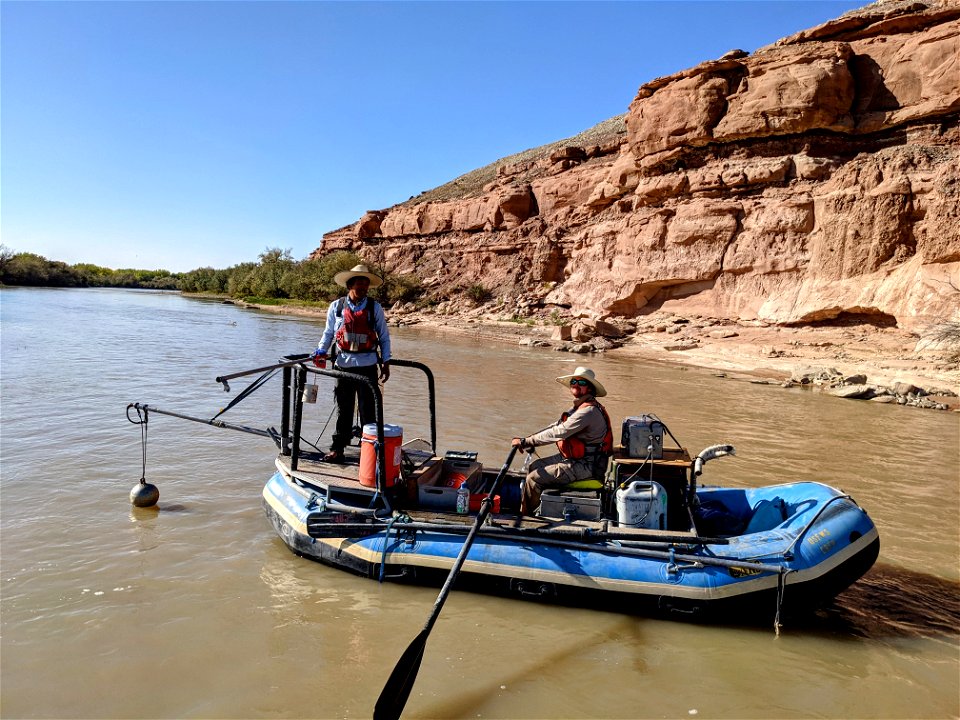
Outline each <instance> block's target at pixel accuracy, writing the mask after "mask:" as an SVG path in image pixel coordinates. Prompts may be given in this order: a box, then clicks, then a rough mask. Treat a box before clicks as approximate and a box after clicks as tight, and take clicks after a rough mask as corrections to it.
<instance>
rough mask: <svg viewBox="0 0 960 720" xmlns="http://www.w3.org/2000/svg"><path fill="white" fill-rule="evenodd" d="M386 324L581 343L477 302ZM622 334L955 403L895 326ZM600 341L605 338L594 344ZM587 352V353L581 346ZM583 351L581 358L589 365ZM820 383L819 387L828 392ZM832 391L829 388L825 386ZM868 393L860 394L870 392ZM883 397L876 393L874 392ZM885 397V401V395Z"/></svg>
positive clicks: (674, 324) (952, 370) (634, 347)
mask: <svg viewBox="0 0 960 720" xmlns="http://www.w3.org/2000/svg"><path fill="white" fill-rule="evenodd" d="M237 305H240V306H244V307H251V308H256V309H260V310H264V311H267V312H273V313H279V314H286V315H297V316H301V317H313V318H320V319H322V318H324V317H325V316H326V311H325V310H324V309H319V308H305V307H296V306H283V305H262V306H261V305H251V304H247V303H242V302H237ZM388 316H389V317H388V321H389V322H390V324H391V325H394V326H396V325H400V326H403V325H421V326H424V327H430V328H435V329H437V330H441V331H445V332H452V333H455V334H458V335H464V336H470V337H478V338H482V339H484V340H490V341H494V342H503V343H517V344H525V345H539V346H542V347H544V348H545V349H546V348H553V349H554V350H560V349H562V350H565V351H567V352H570V351H577V350H579V351H581V352H583V350H584V349H585V348H584V346H588V347H592V346H591V345H590V344H589V343H577V342H565V341H560V340H558V339H556V338H557V335H558V334H559V333H558V331H557V326H556V325H553V324H531V323H532V322H533V321H521V322H514V321H507V320H503V319H501V318H498V317H497V316H496V315H495V314H492V313H489V312H485V311H484V308H474V309H471V310H467V311H465V312H460V313H456V314H443V313H442V312H441V313H438V312H434V311H412V310H406V311H404V310H402V309H395V310H394V311H391V312H390V313H388ZM622 329H623V330H624V332H625V334H624V336H623V337H622V338H616V339H611V340H610V341H609V344H610V345H612V347H608V348H605V349H604V350H602V352H606V353H611V354H615V355H619V356H621V357H638V358H644V359H649V360H655V361H660V362H668V363H675V364H680V365H689V366H695V367H701V368H707V369H713V370H716V371H718V372H723V373H725V374H727V375H728V376H730V377H733V378H743V379H752V380H758V379H759V380H768V381H771V382H778V383H783V382H787V381H789V380H790V379H791V378H795V379H798V378H800V377H801V376H803V375H805V374H807V375H809V374H811V373H813V372H816V371H817V370H833V371H836V372H835V373H831V374H832V375H833V376H834V377H835V378H836V377H842V378H846V379H851V378H852V379H856V378H857V376H865V380H862V381H861V382H853V383H848V387H849V385H867V386H871V387H880V388H885V389H893V388H895V387H897V386H898V383H899V384H900V385H899V387H900V388H901V389H903V388H904V387H905V386H909V385H912V386H914V387H915V388H917V389H919V390H921V393H920V394H921V395H923V394H927V393H929V394H930V395H931V396H932V399H933V400H934V401H936V402H937V403H939V404H942V405H947V406H948V407H949V408H950V409H952V410H958V409H960V399H958V397H957V395H958V393H960V366H958V364H957V363H956V362H952V361H950V360H949V358H948V355H949V353H948V352H946V351H944V350H938V349H936V348H935V347H933V344H932V343H930V342H929V341H925V340H924V339H923V338H922V337H918V336H917V335H915V334H912V333H908V332H905V331H903V330H900V329H898V328H877V327H873V326H870V325H851V326H846V327H837V326H828V327H771V326H763V325H760V324H751V323H735V322H731V321H718V320H715V319H710V318H700V317H696V316H691V317H681V316H678V315H674V314H671V313H658V314H656V315H654V316H649V317H646V318H644V319H643V320H642V321H641V322H640V323H637V324H635V323H628V324H627V325H626V326H624V327H623V328H622ZM599 344H601V345H603V344H607V343H605V342H604V343H599ZM588 352H589V351H588ZM587 358H589V354H585V358H584V363H585V364H589V360H588V359H587ZM831 384H832V385H834V386H836V385H837V384H839V383H838V382H834V383H824V390H825V391H828V392H829V391H831V390H830V388H829V385H831ZM833 389H834V390H836V387H834V388H833ZM870 394H873V393H867V395H870ZM880 396H881V397H882V396H883V393H880ZM887 401H890V400H887Z"/></svg>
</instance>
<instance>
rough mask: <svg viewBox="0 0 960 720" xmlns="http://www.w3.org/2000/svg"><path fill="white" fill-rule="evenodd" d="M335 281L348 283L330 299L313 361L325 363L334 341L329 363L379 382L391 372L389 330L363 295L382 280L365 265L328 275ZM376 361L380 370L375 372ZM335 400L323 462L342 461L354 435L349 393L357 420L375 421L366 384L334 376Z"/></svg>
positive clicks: (319, 364) (380, 312)
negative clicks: (330, 437)
mask: <svg viewBox="0 0 960 720" xmlns="http://www.w3.org/2000/svg"><path fill="white" fill-rule="evenodd" d="M333 279H334V281H335V282H336V283H337V285H342V286H343V287H345V288H347V296H346V297H342V298H338V299H337V300H335V301H334V302H332V303H330V309H329V310H328V311H327V327H326V328H325V329H324V331H323V336H322V337H321V338H320V342H319V344H318V345H317V349H316V350H315V351H314V353H313V362H314V364H315V365H316V366H317V367H324V366H325V365H326V359H327V352H328V351H329V350H330V349H331V347H330V346H331V344H333V345H334V346H335V351H334V353H335V357H334V362H333V367H334V369H336V370H343V371H345V372H349V373H354V374H355V375H361V376H363V377H365V378H368V379H370V380H372V381H374V382H376V381H377V378H378V375H379V378H380V379H381V380H383V382H386V381H387V380H388V379H389V378H390V331H389V330H388V329H387V321H386V317H385V316H384V314H383V308H382V307H381V306H380V303H378V302H377V301H376V300H374V299H373V298H369V297H367V292H368V291H369V290H370V288H376V287H380V286H381V285H382V284H383V280H381V279H380V277H379V276H377V275H374V274H373V273H371V272H370V270H369V269H368V268H367V266H366V265H357V266H356V267H354V268H353V269H351V270H344V271H343V272H338V273H337V274H336V275H334V276H333ZM378 366H379V372H378ZM333 396H334V400H335V401H336V404H337V426H336V430H334V433H333V440H332V441H331V443H330V452H328V453H327V454H326V455H324V456H323V459H324V460H325V461H327V462H334V463H342V462H343V460H344V456H343V450H344V448H345V447H346V446H347V445H349V444H350V440H351V439H352V438H353V410H354V399H356V400H358V401H359V404H360V425H361V426H363V425H366V424H368V423H373V422H376V419H377V418H376V413H375V410H374V405H373V393H372V392H371V390H370V388H369V387H367V385H366V384H361V383H358V382H353V381H351V380H345V379H343V378H337V385H336V387H335V388H334V391H333Z"/></svg>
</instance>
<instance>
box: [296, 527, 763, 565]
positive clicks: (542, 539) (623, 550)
mask: <svg viewBox="0 0 960 720" xmlns="http://www.w3.org/2000/svg"><path fill="white" fill-rule="evenodd" d="M318 529H319V528H317V526H313V527H312V528H311V532H310V535H311V537H355V536H358V535H363V536H368V535H374V534H376V533H380V532H383V531H385V530H386V529H387V526H386V525H381V524H376V525H374V524H371V523H330V524H329V529H330V532H329V533H326V532H318ZM324 529H326V528H325V527H324ZM393 529H394V530H395V531H398V532H402V531H403V530H417V531H421V532H438V533H444V534H448V535H462V534H464V533H467V532H468V528H467V526H465V525H444V526H439V527H438V526H437V525H435V524H432V523H418V522H413V523H398V524H396V525H394V526H393ZM469 533H470V534H474V535H482V536H484V537H493V538H498V539H503V540H509V541H514V542H517V543H528V544H540V545H550V546H552V547H561V548H565V549H568V550H582V551H586V552H602V553H611V554H614V555H621V556H627V557H637V558H646V559H656V560H676V561H679V562H686V563H700V564H701V565H713V566H718V567H726V568H738V569H742V570H756V571H761V572H772V573H776V572H780V567H779V566H777V565H769V564H765V563H755V562H751V561H749V560H740V559H738V558H729V557H722V556H720V557H718V556H713V555H691V554H688V553H676V552H674V553H673V555H671V554H670V552H669V546H671V545H677V544H679V543H674V542H666V541H660V542H653V541H648V542H638V543H635V544H634V543H631V544H630V545H620V544H617V545H602V544H599V543H587V542H581V541H578V540H576V539H563V538H562V537H558V536H557V535H553V536H550V535H549V534H548V533H546V532H542V533H541V534H539V535H538V536H537V537H531V536H529V535H514V534H511V533H510V532H509V531H508V530H503V529H500V528H491V527H484V528H479V529H478V528H477V527H476V526H474V527H471V528H469ZM558 535H559V533H558ZM467 539H468V540H469V541H470V542H471V544H472V540H471V539H470V537H469V535H468V538H467ZM597 539H600V538H597ZM611 539H612V538H611ZM465 544H466V543H465ZM457 559H458V560H460V557H459V556H458V558H457ZM462 565H463V563H462V562H460V565H456V564H455V565H454V568H455V569H456V570H457V572H459V570H460V566H462ZM448 579H449V577H448Z"/></svg>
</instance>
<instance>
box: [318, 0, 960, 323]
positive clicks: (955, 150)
mask: <svg viewBox="0 0 960 720" xmlns="http://www.w3.org/2000/svg"><path fill="white" fill-rule="evenodd" d="M958 118H960V2H957V0H949V1H947V0H940V1H937V0H925V1H924V0H920V1H918V2H898V1H888V2H880V3H875V4H874V5H872V6H868V7H866V8H864V9H862V10H860V11H857V12H854V13H850V14H848V15H845V16H843V17H842V18H838V19H837V20H834V21H831V22H828V23H825V24H824V25H821V26H819V27H816V28H812V29H810V30H807V31H804V32H802V33H798V34H796V35H794V36H792V37H789V38H785V39H783V40H781V41H779V42H778V43H776V44H774V45H772V46H770V47H768V48H763V49H761V50H758V51H757V52H756V53H754V54H752V55H746V54H745V53H743V52H732V53H728V54H727V55H725V56H724V57H723V58H720V59H719V60H715V61H710V62H707V63H703V64H701V65H699V66H697V67H694V68H690V69H688V70H685V71H683V72H680V73H677V74H676V75H673V76H670V77H666V78H658V79H656V80H653V81H651V82H648V83H645V84H644V85H643V86H641V87H640V89H639V91H638V93H637V96H636V98H635V99H634V100H633V101H632V103H630V106H629V111H628V114H627V116H626V120H625V123H626V135H625V137H623V139H622V141H621V142H620V144H619V147H616V146H610V144H609V142H607V144H606V145H604V144H602V143H601V144H597V145H595V146H591V147H577V146H571V145H567V146H562V147H559V148H557V149H555V150H554V151H553V152H552V153H550V154H549V155H547V156H545V157H543V158H541V159H539V160H536V159H534V160H525V161H523V162H517V163H513V164H511V165H506V164H504V165H502V166H500V167H499V168H497V172H496V177H495V179H494V180H493V181H492V182H489V183H488V184H487V185H486V186H485V187H484V189H483V191H482V192H478V193H476V194H474V195H472V196H469V197H464V198H462V199H457V200H444V201H440V202H422V203H419V204H418V203H416V202H415V201H412V202H410V203H405V204H403V205H398V206H396V207H393V208H389V209H387V210H380V211H371V212H369V213H367V214H366V215H365V216H364V217H363V218H362V219H361V220H360V221H359V222H358V223H357V224H356V226H353V227H349V228H344V229H341V230H338V231H336V232H333V233H329V234H328V235H326V236H325V237H324V243H323V247H322V249H321V250H319V251H318V253H327V252H330V251H332V250H336V249H351V250H354V251H357V252H359V253H361V254H364V251H365V250H364V249H365V248H366V247H367V246H368V244H370V243H373V242H375V243H377V244H378V245H379V246H380V249H381V250H383V249H385V253H386V257H387V258H388V259H389V261H390V263H391V264H392V265H393V267H395V268H397V270H401V269H402V270H404V271H407V272H411V271H412V272H415V273H416V274H417V275H418V276H419V277H420V278H421V280H423V281H424V282H425V283H426V284H427V286H428V287H436V288H437V289H438V290H441V289H444V288H447V289H449V288H451V287H455V286H465V285H469V284H471V283H481V284H483V285H484V286H486V287H488V288H490V289H492V290H494V292H495V294H497V295H498V296H501V297H504V296H513V295H519V294H525V295H526V296H531V295H532V296H535V297H536V298H538V300H537V302H538V303H539V304H540V306H541V307H546V308H549V307H550V306H551V304H552V305H554V306H561V307H563V308H565V309H567V310H569V311H570V313H571V314H574V315H579V316H581V317H592V318H600V317H603V316H608V315H623V316H634V315H640V314H645V313H648V312H652V311H654V310H658V309H661V308H663V309H671V310H674V311H676V312H699V313H706V314H710V315H712V316H715V317H726V318H736V319H741V320H747V319H756V320H762V321H766V322H769V323H774V324H793V323H806V322H817V321H825V320H827V321H829V320H831V319H835V318H838V317H840V316H844V315H856V316H859V317H862V318H864V319H866V320H867V321H870V319H871V318H873V319H875V320H876V321H877V322H878V323H881V324H890V323H896V324H898V325H900V326H901V327H906V328H912V327H920V326H925V325H926V324H928V323H929V322H931V320H932V319H934V318H947V319H950V318H953V319H957V318H958V312H960V311H958V307H960V301H958V295H957V288H958V287H960V170H958V168H960V127H958Z"/></svg>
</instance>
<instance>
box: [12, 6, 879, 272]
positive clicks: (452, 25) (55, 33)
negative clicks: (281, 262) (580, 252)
mask: <svg viewBox="0 0 960 720" xmlns="http://www.w3.org/2000/svg"><path fill="white" fill-rule="evenodd" d="M865 4H866V2H865V1H863V2H850V1H847V0H830V1H828V2H820V1H816V0H794V1H793V2H765V1H761V0H755V1H747V2H692V1H679V0H676V1H674V2H12V1H10V0H3V2H2V3H0V33H2V37H0V42H2V45H0V48H2V49H0V54H2V56H0V60H2V65H0V103H2V104H0V123H2V134H0V143H2V144H0V171H2V175H0V201H2V208H0V212H2V215H0V218H2V219H0V223H2V227H0V229H2V238H0V242H2V243H3V244H4V245H6V246H7V247H8V248H10V249H12V250H14V251H28V252H35V253H38V254H40V255H44V256H46V257H47V258H49V259H52V260H63V261H65V262H68V263H75V262H92V263H96V264H98V265H103V266H106V267H111V268H122V267H135V268H143V269H158V268H165V269H168V270H171V271H184V270H190V269H193V268H197V267H203V266H213V267H219V268H222V267H228V266H230V265H234V264H236V263H239V262H244V261H254V260H256V258H257V256H258V255H259V254H260V253H261V252H262V251H263V250H264V249H265V248H266V247H281V248H290V249H291V250H292V252H293V255H294V257H295V258H297V259H300V258H303V257H305V256H306V255H307V254H308V253H310V252H311V251H313V250H314V249H316V248H317V247H318V245H319V244H320V241H321V238H322V235H323V233H325V232H328V231H330V230H334V229H337V228H339V227H342V226H344V225H347V224H349V223H352V222H354V221H356V220H357V219H359V217H360V216H361V215H362V214H363V213H364V212H365V211H366V210H368V209H373V208H385V207H389V206H390V205H393V204H395V203H398V202H402V201H404V200H406V199H407V198H409V197H410V196H412V195H416V194H418V193H420V192H422V191H424V190H429V189H431V188H434V187H436V186H438V185H442V184H443V183H445V182H447V181H449V180H452V179H454V178H455V177H457V176H459V175H462V174H463V173H465V172H469V171H470V170H473V169H475V168H478V167H481V166H483V165H486V164H488V163H491V162H493V161H495V160H498V159H499V158H501V157H504V156H507V155H511V154H513V153H515V152H520V151H522V150H526V149H529V148H532V147H537V146H539V145H543V144H545V143H548V142H553V141H555V140H560V139H563V138H566V137H569V136H571V135H575V134H576V133H578V132H581V131H582V130H585V129H587V128H588V127H590V126H592V125H595V124H596V123H598V122H600V121H601V120H605V119H607V118H609V117H612V116H614V115H618V114H620V113H622V112H625V111H626V109H627V106H628V105H629V104H630V101H631V100H632V99H633V97H634V95H635V93H636V91H637V88H638V87H639V86H640V85H641V84H643V83H644V82H647V81H649V80H651V79H653V78H655V77H658V76H661V75H668V74H671V73H674V72H677V71H680V70H683V69H685V68H688V67H691V66H693V65H696V64H698V63H700V62H702V61H704V60H710V59H714V58H717V57H719V56H720V55H722V54H723V53H725V52H726V51H728V50H730V49H733V48H741V49H743V50H747V51H748V52H752V51H754V50H756V49H757V48H759V47H762V46H763V45H767V44H769V43H772V42H774V41H776V40H778V39H779V38H781V37H784V36H786V35H790V34H792V33H794V32H797V31H799V30H802V29H805V28H808V27H812V26H814V25H817V24H819V23H821V22H823V21H825V20H828V19H831V18H834V17H837V16H839V15H841V14H843V13H844V12H846V11H847V10H850V9H853V8H856V7H860V6H862V5H865Z"/></svg>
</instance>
